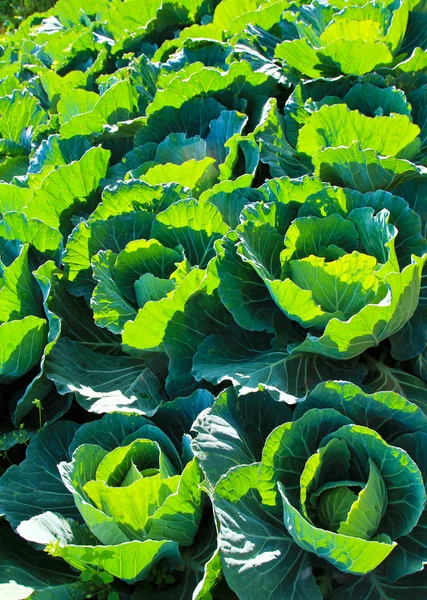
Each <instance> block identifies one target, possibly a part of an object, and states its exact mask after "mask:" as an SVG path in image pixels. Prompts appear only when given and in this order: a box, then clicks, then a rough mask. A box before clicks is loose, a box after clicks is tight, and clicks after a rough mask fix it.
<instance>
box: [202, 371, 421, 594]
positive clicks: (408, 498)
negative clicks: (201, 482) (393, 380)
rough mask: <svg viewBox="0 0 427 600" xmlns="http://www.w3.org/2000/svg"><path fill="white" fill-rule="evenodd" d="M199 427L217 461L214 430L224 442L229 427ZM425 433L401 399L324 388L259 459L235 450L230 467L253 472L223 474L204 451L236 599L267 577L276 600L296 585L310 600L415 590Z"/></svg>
mask: <svg viewBox="0 0 427 600" xmlns="http://www.w3.org/2000/svg"><path fill="white" fill-rule="evenodd" d="M209 412H211V411H210V410H209V411H208V413H209ZM226 421H228V423H229V427H231V426H232V421H231V420H230V419H229V418H228V419H227V418H226ZM198 423H199V424H198V426H197V428H198V429H199V431H200V433H199V435H200V436H201V437H200V443H201V444H202V446H201V448H203V451H204V452H206V453H207V454H209V449H208V446H207V445H206V444H205V443H204V442H203V439H204V432H205V431H206V427H207V426H208V423H209V424H210V427H211V428H212V429H213V431H214V432H215V434H216V435H217V436H219V437H220V439H221V438H222V437H223V435H224V433H223V431H224V427H220V424H219V422H218V423H217V422H216V420H215V419H213V418H212V417H209V414H206V416H205V417H204V421H203V422H202V416H201V417H199V421H198ZM426 427H427V421H426V417H425V414H424V412H423V411H422V410H421V409H420V408H419V407H418V406H417V405H416V404H414V403H411V402H409V401H407V400H406V399H405V398H403V397H402V396H399V395H397V394H395V393H391V392H378V393H376V394H372V395H369V394H366V393H364V392H363V391H362V390H361V389H360V388H358V387H357V386H355V385H353V384H348V383H344V382H327V383H324V384H320V385H319V386H317V387H316V389H315V390H314V391H313V392H312V393H311V394H310V395H309V396H308V397H307V399H306V400H305V402H303V403H301V404H300V405H298V407H297V409H296V411H295V412H294V415H293V418H292V420H290V421H289V422H285V423H284V424H282V425H279V426H278V427H276V428H275V429H274V430H273V431H272V432H271V433H270V435H269V436H268V437H267V440H266V442H265V445H264V447H263V449H262V456H261V458H260V460H258V461H257V462H252V463H249V461H248V460H246V461H245V460H242V457H240V455H239V452H238V449H237V448H236V450H235V451H234V455H233V457H230V460H233V458H234V459H236V458H237V457H239V459H240V460H239V462H240V463H242V462H246V463H247V464H246V466H233V467H231V468H230V469H229V470H228V471H227V472H226V473H225V474H224V475H222V476H221V470H220V469H219V468H216V469H215V468H214V467H213V465H212V461H209V460H206V459H204V458H203V455H202V454H201V455H200V456H201V459H202V465H206V466H207V467H206V474H207V476H208V477H209V479H210V480H211V481H212V482H213V483H214V484H215V482H217V483H216V485H215V489H214V494H213V498H214V506H215V510H216V514H217V517H218V519H219V522H220V534H219V537H220V548H221V552H222V554H223V566H224V572H225V576H226V578H227V581H228V583H229V585H230V586H231V588H232V589H233V590H234V591H235V592H236V593H237V595H238V597H239V598H250V597H251V593H252V592H251V589H252V586H253V585H254V581H259V580H260V579H261V580H262V581H263V584H265V586H266V589H267V590H268V593H269V595H270V597H271V598H276V597H277V598H282V597H283V596H284V595H285V596H286V595H289V594H290V593H291V589H294V590H295V589H296V591H297V592H298V593H299V594H300V595H301V597H307V598H309V597H310V598H322V597H323V596H322V594H330V597H331V598H344V597H346V596H347V597H351V598H353V597H354V598H357V597H362V596H363V594H365V596H366V597H368V596H369V595H370V594H371V595H372V597H374V598H377V597H378V598H380V597H381V595H389V597H392V598H400V597H404V595H405V594H411V593H415V594H417V593H419V591H420V590H421V589H422V586H423V585H424V584H423V581H424V580H423V574H422V573H421V574H420V576H419V577H418V575H417V576H415V575H414V574H418V572H419V571H420V570H422V567H423V562H424V561H425V559H426V555H425V549H424V547H423V542H422V540H423V537H424V533H425V517H426V512H425V503H426V475H427V473H426V468H425V467H426V462H425V450H426V441H427V439H426V435H427V430H426ZM197 440H198V438H196V441H195V449H196V452H198V441H197ZM211 452H212V451H211ZM218 467H219V465H218ZM249 517H251V518H249ZM246 565H250V567H247V566H246ZM312 568H314V569H315V570H314V572H313V573H314V574H312V575H310V571H311V569H312ZM322 571H323V573H324V574H323V575H320V573H321V572H322ZM296 572H299V573H301V575H300V576H296ZM302 572H304V574H305V575H304V577H302ZM316 575H318V577H316ZM411 577H412V579H411ZM417 577H418V579H417ZM417 582H418V583H417ZM295 586H297V587H296V588H295ZM298 586H299V587H298ZM418 586H420V587H418ZM328 597H329V596H328Z"/></svg>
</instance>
